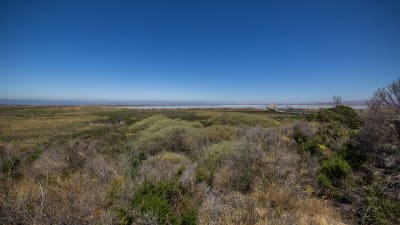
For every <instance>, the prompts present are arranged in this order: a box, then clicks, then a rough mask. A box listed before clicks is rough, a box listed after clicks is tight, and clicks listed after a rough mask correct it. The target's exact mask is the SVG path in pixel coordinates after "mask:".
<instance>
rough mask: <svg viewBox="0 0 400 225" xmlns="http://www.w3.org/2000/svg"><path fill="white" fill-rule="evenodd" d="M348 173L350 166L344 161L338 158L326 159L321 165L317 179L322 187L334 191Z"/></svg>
mask: <svg viewBox="0 0 400 225" xmlns="http://www.w3.org/2000/svg"><path fill="white" fill-rule="evenodd" d="M350 171H351V166H350V164H349V163H348V162H347V161H346V160H344V159H342V158H339V157H336V158H333V159H326V160H324V161H322V163H321V169H320V171H319V173H318V177H317V178H318V181H319V182H320V184H321V185H322V186H323V187H325V188H327V189H329V190H330V191H334V190H336V188H337V187H339V185H340V183H341V181H342V179H343V178H345V177H346V176H347V174H348V173H349V172H350Z"/></svg>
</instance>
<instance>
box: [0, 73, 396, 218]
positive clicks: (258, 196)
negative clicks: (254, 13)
mask: <svg viewBox="0 0 400 225" xmlns="http://www.w3.org/2000/svg"><path fill="white" fill-rule="evenodd" d="M396 84H397V85H398V86H396ZM399 87H400V81H394V82H393V83H392V84H391V85H389V86H388V87H385V88H383V89H379V90H378V91H377V92H376V94H375V95H374V97H373V98H372V99H371V101H370V102H369V108H368V109H366V110H363V111H355V110H353V109H351V108H349V107H346V106H343V105H341V101H337V106H336V107H334V108H331V109H321V110H315V111H307V112H311V114H308V113H307V114H305V115H297V114H281V113H277V112H271V111H266V110H251V109H246V110H232V109H225V110H223V109H219V110H216V109H214V110H211V109H210V110H206V109H202V110H200V109H199V110H194V109H193V110H190V109H184V110H132V109H123V108H117V107H11V106H9V107H6V106H4V107H1V108H0V190H1V192H0V224H10V225H12V224H140V225H146V224H159V225H164V224H165V225H172V224H174V225H175V224H177V225H192V224H200V225H203V224H204V225H206V224H223V225H230V224H232V225H233V224H243V225H263V224H282V225H283V224H285V225H287V224H304V225H306V224H324V225H326V224H332V225H333V224H335V225H336V224H385V225H386V224H400V221H399V218H400V211H399V209H400V191H399V190H400V177H399V172H400V167H399V165H400V157H399V155H400V152H399V151H400V150H399V146H400V131H399V129H400V128H399V122H398V121H399V120H398V119H399V111H400V109H399V102H398V99H399V98H397V101H394V102H392V104H391V105H387V104H386V103H390V102H387V101H385V100H387V99H390V98H388V96H387V95H388V94H392V95H391V96H392V99H393V96H395V95H393V90H394V91H397V92H395V93H397V94H399V93H400V91H399V90H400V88H399ZM396 88H399V89H396ZM395 93H394V94H395ZM396 104H397V105H396Z"/></svg>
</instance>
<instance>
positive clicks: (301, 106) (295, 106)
mask: <svg viewBox="0 0 400 225" xmlns="http://www.w3.org/2000/svg"><path fill="white" fill-rule="evenodd" d="M267 106H268V105H261V104H260V105H136V106H123V108H129V109H247V108H250V109H266V107H267ZM275 106H276V107H277V108H279V109H320V108H331V107H333V105H328V104H277V105H275ZM349 106H350V107H352V108H353V109H366V108H367V106H366V105H349Z"/></svg>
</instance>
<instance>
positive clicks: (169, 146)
mask: <svg viewBox="0 0 400 225" xmlns="http://www.w3.org/2000/svg"><path fill="white" fill-rule="evenodd" d="M201 127H202V125H201V124H200V123H198V122H188V121H184V120H180V119H169V118H167V117H165V116H152V117H149V118H147V119H144V120H142V121H139V122H137V123H134V124H133V125H132V126H131V127H130V129H132V130H137V129H143V130H141V131H140V132H138V133H137V135H136V139H134V148H135V150H138V151H141V152H144V153H145V154H151V155H154V154H156V153H157V152H160V151H189V150H190V146H187V145H186V144H185V141H186V137H187V134H188V133H190V130H192V129H196V128H201Z"/></svg>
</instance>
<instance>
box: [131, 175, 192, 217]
mask: <svg viewBox="0 0 400 225" xmlns="http://www.w3.org/2000/svg"><path fill="white" fill-rule="evenodd" d="M132 204H133V207H134V208H135V209H136V210H138V211H139V212H140V213H142V214H152V215H154V216H156V219H157V222H158V224H174V225H175V224H176V225H192V224H196V217H197V213H196V210H195V208H194V207H193V206H192V205H191V202H190V193H189V192H188V191H187V190H186V189H185V188H184V187H183V186H182V185H181V184H180V183H179V182H178V181H176V180H169V181H163V182H155V183H153V182H149V181H145V182H144V183H143V184H142V185H141V186H140V187H139V188H138V189H137V191H136V192H135V195H134V197H133V200H132Z"/></svg>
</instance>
